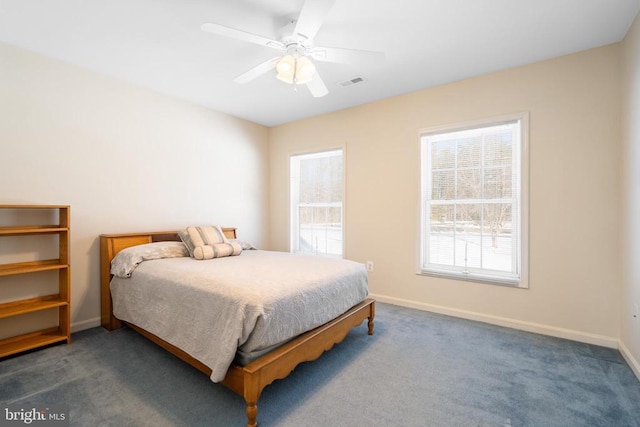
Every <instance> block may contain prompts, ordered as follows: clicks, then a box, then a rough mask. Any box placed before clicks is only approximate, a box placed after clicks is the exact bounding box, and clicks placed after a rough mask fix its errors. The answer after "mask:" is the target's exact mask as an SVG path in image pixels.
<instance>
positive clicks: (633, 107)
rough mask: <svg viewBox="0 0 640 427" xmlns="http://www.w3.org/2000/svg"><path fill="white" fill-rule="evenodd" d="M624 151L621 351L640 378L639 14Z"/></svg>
mask: <svg viewBox="0 0 640 427" xmlns="http://www.w3.org/2000/svg"><path fill="white" fill-rule="evenodd" d="M622 50H623V58H624V61H623V64H624V68H623V78H622V89H623V94H624V96H623V112H622V118H623V119H622V129H623V137H622V141H623V150H622V158H621V162H622V202H623V203H622V215H623V216H622V224H623V229H624V233H622V236H623V251H622V254H623V258H622V259H623V261H624V266H623V273H624V274H623V280H622V297H621V314H620V318H621V323H622V331H621V337H620V341H621V350H622V351H623V354H624V355H625V356H626V357H627V361H629V364H630V365H631V366H633V368H634V369H635V372H636V375H637V376H638V378H640V318H637V317H636V318H634V317H633V310H634V304H637V305H638V306H640V16H639V17H636V20H635V22H634V24H633V26H632V27H631V29H630V31H629V32H628V33H627V36H626V38H625V40H624V42H623V43H622Z"/></svg>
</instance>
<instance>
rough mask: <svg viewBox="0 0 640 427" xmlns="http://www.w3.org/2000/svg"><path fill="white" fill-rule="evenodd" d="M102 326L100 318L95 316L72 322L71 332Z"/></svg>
mask: <svg viewBox="0 0 640 427" xmlns="http://www.w3.org/2000/svg"><path fill="white" fill-rule="evenodd" d="M96 326H100V318H99V317H94V318H93V319H89V320H83V321H82V322H74V323H72V324H71V333H74V332H80V331H84V330H85V329H91V328H95V327H96Z"/></svg>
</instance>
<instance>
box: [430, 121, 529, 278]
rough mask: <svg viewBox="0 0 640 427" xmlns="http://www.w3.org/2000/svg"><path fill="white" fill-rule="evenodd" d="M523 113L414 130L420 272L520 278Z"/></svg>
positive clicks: (466, 276)
mask: <svg viewBox="0 0 640 427" xmlns="http://www.w3.org/2000/svg"><path fill="white" fill-rule="evenodd" d="M523 125H524V123H523V118H516V119H510V120H506V121H499V122H488V123H481V124H478V125H474V126H473V127H468V126H467V127H462V128H456V127H454V128H449V129H445V130H439V131H435V132H428V131H427V132H425V133H423V134H422V135H421V152H422V182H421V201H422V203H421V253H420V270H421V272H422V273H427V274H429V273H433V274H441V275H447V276H454V277H458V278H468V279H471V280H480V281H491V282H500V283H506V284H517V285H520V284H521V279H522V273H523V255H525V253H526V252H525V251H523V245H524V244H525V242H526V238H525V237H526V236H525V233H524V232H523V230H526V224H524V223H523V221H524V219H525V218H526V216H525V215H523V203H522V199H523V191H522V190H523V186H522V184H523V176H522V175H523V168H522V164H523V161H522V153H523V150H522V138H523Z"/></svg>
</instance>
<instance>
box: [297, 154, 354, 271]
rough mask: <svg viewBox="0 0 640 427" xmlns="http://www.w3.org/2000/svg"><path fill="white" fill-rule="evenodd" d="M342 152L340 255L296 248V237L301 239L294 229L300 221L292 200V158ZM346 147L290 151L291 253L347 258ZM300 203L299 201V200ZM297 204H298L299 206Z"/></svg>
mask: <svg viewBox="0 0 640 427" xmlns="http://www.w3.org/2000/svg"><path fill="white" fill-rule="evenodd" d="M338 151H339V152H341V155H342V204H341V218H340V221H341V224H340V225H341V239H342V241H341V248H340V251H341V253H340V255H334V254H329V253H315V254H314V253H313V252H306V251H300V250H298V249H296V246H297V245H296V239H298V240H299V234H298V233H296V232H295V231H294V224H296V223H298V220H297V217H298V215H297V213H296V211H295V209H294V205H293V200H292V196H293V182H292V169H291V167H292V164H291V163H292V159H293V158H294V157H296V156H313V155H318V156H322V155H323V154H327V155H329V154H330V153H332V152H338ZM346 158H347V155H346V147H345V146H337V147H326V148H318V149H310V150H305V151H296V152H290V153H289V155H288V164H287V166H288V169H289V170H288V177H289V178H288V203H289V251H290V252H291V253H300V254H306V255H316V256H328V257H335V258H343V259H344V258H345V250H346V245H345V217H346V176H347V173H346V168H347V162H346ZM298 205H299V202H298ZM298 205H296V206H298Z"/></svg>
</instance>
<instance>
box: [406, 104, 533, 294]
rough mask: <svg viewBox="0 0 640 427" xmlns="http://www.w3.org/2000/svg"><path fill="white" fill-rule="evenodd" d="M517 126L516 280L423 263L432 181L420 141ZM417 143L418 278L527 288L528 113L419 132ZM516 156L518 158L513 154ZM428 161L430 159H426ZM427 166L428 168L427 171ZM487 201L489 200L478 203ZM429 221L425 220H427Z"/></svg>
mask: <svg viewBox="0 0 640 427" xmlns="http://www.w3.org/2000/svg"><path fill="white" fill-rule="evenodd" d="M513 122H519V123H520V147H519V156H518V157H517V160H518V161H519V167H520V175H519V182H518V183H517V187H516V188H513V189H512V191H513V192H518V193H519V196H520V206H519V208H520V209H519V213H520V215H519V217H518V228H519V245H518V247H517V250H518V252H519V254H518V261H517V262H518V270H519V271H518V273H519V277H512V276H511V274H500V273H499V272H496V271H494V270H488V269H482V268H480V269H473V271H466V272H464V271H460V268H459V267H452V268H448V267H446V266H444V265H443V266H441V267H440V266H438V264H429V263H426V262H425V263H424V264H423V260H424V259H425V250H426V248H425V245H426V243H427V242H428V236H429V229H428V228H427V227H428V225H429V221H430V218H429V209H430V204H429V203H428V202H429V201H430V198H431V187H430V184H431V179H430V178H429V179H428V181H427V180H426V178H425V175H426V174H428V173H430V172H431V164H429V165H425V164H424V159H425V158H426V154H425V153H424V152H423V151H424V146H425V145H426V143H425V142H423V138H424V137H426V136H429V135H438V134H445V133H452V132H458V131H465V130H472V129H480V128H485V127H491V126H497V125H501V124H506V123H513ZM418 142H419V151H420V155H419V157H418V162H419V171H420V175H419V176H420V183H419V186H418V187H419V192H420V193H419V197H418V200H419V209H418V221H419V223H418V233H419V234H418V240H417V242H416V247H417V251H416V252H417V256H416V258H417V259H416V270H417V274H418V275H423V276H435V277H443V278H449V279H456V280H463V281H472V282H479V283H489V284H495V285H505V286H510V287H517V288H528V287H529V113H528V112H522V113H516V114H509V115H503V116H497V117H491V118H486V119H480V120H474V121H468V122H463V123H454V124H449V125H442V126H434V127H429V128H425V129H420V130H419V132H418ZM516 155H517V154H516ZM429 161H430V159H429ZM426 166H428V168H427V167H426ZM481 200H490V199H481ZM426 219H428V220H426Z"/></svg>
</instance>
